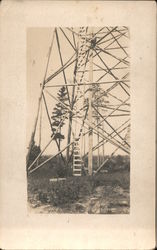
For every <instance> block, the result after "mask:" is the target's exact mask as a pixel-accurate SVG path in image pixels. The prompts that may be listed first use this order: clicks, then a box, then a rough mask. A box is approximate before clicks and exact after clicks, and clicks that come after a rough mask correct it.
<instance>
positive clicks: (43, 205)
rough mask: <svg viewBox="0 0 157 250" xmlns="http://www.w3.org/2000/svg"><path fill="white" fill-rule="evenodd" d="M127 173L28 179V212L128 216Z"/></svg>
mask: <svg viewBox="0 0 157 250" xmlns="http://www.w3.org/2000/svg"><path fill="white" fill-rule="evenodd" d="M129 180H130V171H129V170H128V169H127V170H126V169H122V170H118V171H114V172H103V173H99V174H98V175H95V176H94V177H88V176H85V177H69V178H67V179H66V180H63V181H58V182H57V183H51V182H50V181H49V178H43V177H42V178H41V177H40V178H39V177H31V178H28V208H29V211H31V212H34V213H75V214H76V213H89V214H128V213H129V208H130V195H129V194H130V191H129V189H130V181H129Z"/></svg>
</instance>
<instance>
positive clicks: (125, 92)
mask: <svg viewBox="0 0 157 250" xmlns="http://www.w3.org/2000/svg"><path fill="white" fill-rule="evenodd" d="M52 67H53V69H52ZM40 86H41V91H40V96H39V101H38V110H37V115H36V117H35V123H34V127H33V132H32V136H31V140H30V144H29V148H28V154H27V163H28V162H29V158H30V154H31V151H32V149H33V146H34V144H38V145H39V147H40V148H41V151H40V152H39V154H38V155H37V156H36V158H35V159H34V160H33V161H32V162H31V163H30V164H27V171H28V174H31V173H33V172H35V171H37V170H38V169H39V168H41V167H44V165H45V164H46V163H47V162H48V161H50V160H52V159H53V158H55V157H56V156H58V155H60V157H61V159H62V161H63V162H64V164H65V166H66V167H69V168H72V172H73V175H74V176H81V175H82V174H83V173H84V172H85V173H86V174H89V175H92V174H95V173H97V172H99V171H100V170H101V168H102V167H104V166H105V164H106V163H107V161H108V160H109V159H110V158H111V157H112V156H113V155H114V154H116V153H118V152H121V153H122V154H127V155H129V154H130V139H128V138H130V80H129V30H128V28H127V27H117V26H116V27H97V28H96V27H77V28H68V27H66V28H61V27H60V28H54V29H53V30H52V41H51V45H50V48H49V53H48V59H47V65H46V70H45V75H44V78H43V81H42V83H40ZM45 119H47V124H48V126H47V128H45V127H44V128H43V126H42V123H43V121H44V122H45ZM44 129H49V131H50V137H49V138H44V142H43V137H44V134H45V133H44ZM46 140H47V142H46V143H45V141H46ZM52 144H55V145H56V147H57V151H56V152H54V151H53V147H52ZM50 146H51V147H52V155H51V156H50V157H49V158H47V159H46V160H44V161H40V159H41V157H42V155H44V154H45V153H46V150H47V149H48V148H49V147H50ZM95 156H96V163H95V161H94V157H95Z"/></svg>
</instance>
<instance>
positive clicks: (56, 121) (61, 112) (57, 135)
mask: <svg viewBox="0 0 157 250" xmlns="http://www.w3.org/2000/svg"><path fill="white" fill-rule="evenodd" d="M57 97H58V100H59V102H58V103H57V104H56V106H55V108H54V109H53V112H52V116H51V119H52V131H53V134H54V140H56V141H58V145H59V149H60V145H61V141H62V140H63V139H64V138H65V137H64V135H63V134H62V128H63V126H64V125H65V122H64V121H63V119H64V117H66V119H67V117H68V116H67V114H68V108H66V106H67V104H68V103H67V100H68V97H67V91H66V88H65V87H64V86H63V87H62V88H61V89H60V90H59V92H58V94H57ZM58 126H59V129H57V128H58ZM52 136H53V135H52Z"/></svg>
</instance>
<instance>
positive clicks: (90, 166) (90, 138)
mask: <svg viewBox="0 0 157 250" xmlns="http://www.w3.org/2000/svg"><path fill="white" fill-rule="evenodd" d="M89 82H93V49H92V47H91V50H90V56H89ZM88 102H89V108H88V120H89V131H90V132H89V135H88V148H89V150H88V173H89V175H92V174H93V151H92V148H93V130H92V127H91V125H92V86H91V88H90V91H89V97H88Z"/></svg>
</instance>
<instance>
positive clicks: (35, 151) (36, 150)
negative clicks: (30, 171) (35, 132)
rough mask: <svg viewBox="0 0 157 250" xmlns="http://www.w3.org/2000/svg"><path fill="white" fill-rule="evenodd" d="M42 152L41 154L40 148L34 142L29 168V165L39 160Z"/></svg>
mask: <svg viewBox="0 0 157 250" xmlns="http://www.w3.org/2000/svg"><path fill="white" fill-rule="evenodd" d="M40 152H41V149H40V146H37V145H35V142H34V141H33V146H32V149H31V151H30V155H29V158H27V167H29V165H30V164H31V163H32V162H33V161H34V160H35V159H36V158H37V156H38V155H39V154H40Z"/></svg>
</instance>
